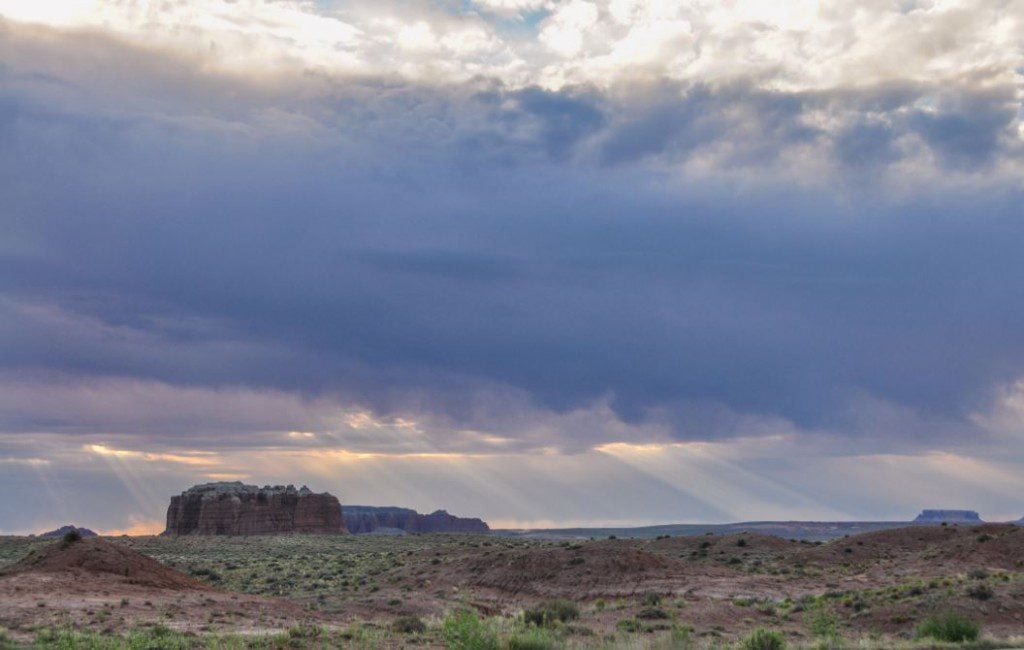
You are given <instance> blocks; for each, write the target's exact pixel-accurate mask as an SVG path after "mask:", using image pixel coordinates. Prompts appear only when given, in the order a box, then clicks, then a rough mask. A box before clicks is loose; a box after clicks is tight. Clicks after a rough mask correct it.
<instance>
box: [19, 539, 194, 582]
mask: <svg viewBox="0 0 1024 650" xmlns="http://www.w3.org/2000/svg"><path fill="white" fill-rule="evenodd" d="M26 573H44V574H47V573H48V574H53V573H71V574H75V575H77V576H80V577H82V578H93V579H96V578H99V579H101V580H103V581H105V582H106V581H115V582H121V583H124V584H129V585H139V586H142V587H153V588H156V589H170V590H175V591H210V590H211V588H210V587H209V586H208V585H206V584H203V583H202V582H199V581H198V580H196V579H195V578H193V577H191V576H189V575H186V574H184V573H182V572H181V571H176V570H175V569H172V568H170V567H167V566H165V565H163V564H160V563H159V562H157V561H156V560H154V559H153V558H150V557H147V556H145V555H143V554H141V553H138V552H136V551H133V550H132V549H130V548H128V547H127V546H124V545H123V544H117V543H114V542H108V541H107V540H105V539H101V538H98V537H94V538H91V539H82V540H79V541H76V542H71V543H67V542H63V541H60V542H55V543H54V544H52V545H50V546H48V547H46V548H45V549H43V550H42V551H41V552H36V553H31V554H29V556H28V557H26V558H24V559H22V560H21V561H20V562H17V563H16V564H13V565H11V566H9V567H7V568H5V569H4V570H2V571H0V577H6V576H14V575H18V574H26Z"/></svg>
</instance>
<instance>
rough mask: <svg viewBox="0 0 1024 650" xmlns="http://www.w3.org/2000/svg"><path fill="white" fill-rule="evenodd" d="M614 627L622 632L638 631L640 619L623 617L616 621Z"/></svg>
mask: <svg viewBox="0 0 1024 650" xmlns="http://www.w3.org/2000/svg"><path fill="white" fill-rule="evenodd" d="M615 627H617V628H618V629H619V630H621V631H623V632H639V631H640V621H638V620H636V619H635V618H624V619H622V620H621V621H619V622H618V623H616V624H615Z"/></svg>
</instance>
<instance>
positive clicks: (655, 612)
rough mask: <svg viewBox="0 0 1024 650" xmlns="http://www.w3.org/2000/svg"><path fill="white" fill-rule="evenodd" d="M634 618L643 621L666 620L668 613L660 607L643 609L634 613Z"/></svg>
mask: <svg viewBox="0 0 1024 650" xmlns="http://www.w3.org/2000/svg"><path fill="white" fill-rule="evenodd" d="M636 617H637V618H639V619H643V620H648V621H651V620H656V619H665V618H668V612H666V611H665V610H663V609H661V608H660V607H644V608H643V609H641V610H640V611H639V612H637V613H636Z"/></svg>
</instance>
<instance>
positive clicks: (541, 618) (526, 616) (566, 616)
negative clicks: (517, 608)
mask: <svg viewBox="0 0 1024 650" xmlns="http://www.w3.org/2000/svg"><path fill="white" fill-rule="evenodd" d="M579 616H580V608H579V607H578V606H577V605H576V603H574V602H572V601H571V600H545V601H544V602H542V603H539V604H537V605H536V606H535V607H531V608H530V609H528V610H526V611H524V612H523V620H524V621H525V622H526V623H528V624H531V625H536V626H537V627H548V626H551V625H554V624H555V623H568V622H569V621H575V620H576V619H577V618H579Z"/></svg>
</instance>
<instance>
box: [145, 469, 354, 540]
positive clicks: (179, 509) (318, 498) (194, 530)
mask: <svg viewBox="0 0 1024 650" xmlns="http://www.w3.org/2000/svg"><path fill="white" fill-rule="evenodd" d="M343 532H345V526H344V521H343V519H342V513H341V505H340V504H339V503H338V499H337V497H335V496H333V495H330V494H328V493H326V492H324V493H322V494H315V493H314V492H313V491H312V490H310V489H309V488H307V487H306V486H302V488H300V489H298V490H297V489H295V486H294V485H288V486H283V485H276V486H274V487H271V486H269V485H267V486H264V487H262V488H261V487H257V486H255V485H243V484H242V483H241V482H239V481H235V482H233V483H206V484H203V485H196V486H194V487H191V488H189V489H188V490H185V491H184V492H182V493H181V494H180V495H178V496H174V497H171V505H170V506H169V507H168V508H167V530H166V531H164V534H165V535H266V534H275V533H320V534H325V533H343Z"/></svg>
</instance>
